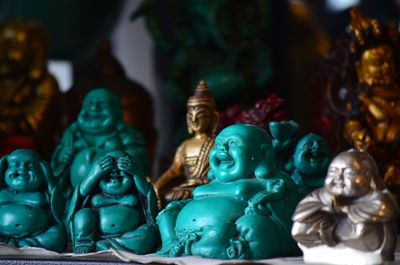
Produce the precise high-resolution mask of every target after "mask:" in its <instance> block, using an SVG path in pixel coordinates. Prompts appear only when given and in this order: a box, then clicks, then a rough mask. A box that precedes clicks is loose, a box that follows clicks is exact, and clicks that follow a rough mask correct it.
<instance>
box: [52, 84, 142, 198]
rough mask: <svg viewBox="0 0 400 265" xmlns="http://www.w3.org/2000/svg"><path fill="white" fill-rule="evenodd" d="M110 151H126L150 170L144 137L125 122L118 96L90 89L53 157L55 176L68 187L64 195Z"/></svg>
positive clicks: (69, 192)
mask: <svg viewBox="0 0 400 265" xmlns="http://www.w3.org/2000/svg"><path fill="white" fill-rule="evenodd" d="M111 151H125V152H127V153H128V154H129V155H131V156H132V157H133V159H134V160H135V161H136V162H137V164H138V165H139V166H140V167H141V169H142V170H143V171H144V172H145V173H146V174H148V173H149V168H150V166H149V160H148V156H147V152H146V148H145V142H144V138H143V136H142V135H141V134H140V133H139V132H138V131H136V130H135V129H133V128H131V127H129V126H128V125H126V124H125V123H124V122H123V115H122V107H121V103H120V100H119V98H118V97H117V96H116V95H115V94H114V93H112V92H111V91H109V90H107V89H104V88H97V89H93V90H91V91H90V92H89V93H88V94H87V95H86V97H85V99H84V101H83V106H82V109H81V111H80V112H79V115H78V118H77V120H76V122H73V123H72V124H71V125H70V126H69V127H68V128H67V129H66V130H65V132H64V135H63V137H62V139H61V142H60V143H59V144H58V146H57V147H56V149H55V151H54V153H53V157H52V161H51V164H52V167H53V169H54V172H55V176H56V177H57V178H58V179H59V181H60V182H61V183H62V186H64V187H65V192H64V197H66V198H67V199H68V198H69V197H70V196H71V194H72V190H73V189H74V188H75V187H77V186H78V185H79V183H81V181H83V180H84V179H85V178H86V177H87V176H88V174H89V171H90V169H91V167H92V164H93V162H94V161H96V160H97V159H98V158H99V157H101V156H103V155H105V154H107V153H109V152H111Z"/></svg>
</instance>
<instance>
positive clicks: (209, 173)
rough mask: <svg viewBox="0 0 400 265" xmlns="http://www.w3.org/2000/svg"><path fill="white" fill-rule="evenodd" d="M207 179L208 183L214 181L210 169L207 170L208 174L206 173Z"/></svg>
mask: <svg viewBox="0 0 400 265" xmlns="http://www.w3.org/2000/svg"><path fill="white" fill-rule="evenodd" d="M207 178H208V180H210V181H211V180H214V179H215V176H214V174H213V173H212V172H211V170H210V169H209V170H208V172H207Z"/></svg>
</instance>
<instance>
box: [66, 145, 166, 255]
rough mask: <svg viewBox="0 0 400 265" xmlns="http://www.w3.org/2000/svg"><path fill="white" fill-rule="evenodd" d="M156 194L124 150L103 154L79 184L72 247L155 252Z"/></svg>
mask: <svg viewBox="0 0 400 265" xmlns="http://www.w3.org/2000/svg"><path fill="white" fill-rule="evenodd" d="M156 214H157V197H156V194H155V192H154V190H153V186H152V185H151V184H150V183H149V182H147V180H146V177H145V176H144V174H143V173H142V172H141V169H140V168H138V167H137V166H136V165H135V164H133V159H132V157H131V156H129V155H128V154H127V153H125V152H111V153H109V154H107V155H105V156H102V157H100V158H99V159H98V160H97V161H96V162H95V163H94V164H93V166H92V168H91V170H90V173H89V175H88V177H87V178H86V179H85V180H83V181H82V182H81V184H80V185H78V186H77V187H76V189H75V191H74V194H73V196H72V200H71V204H70V208H69V211H68V215H67V224H68V227H69V229H70V231H69V233H70V237H71V241H72V248H73V252H74V253H76V254H84V253H88V252H94V251H101V250H106V249H109V248H114V249H117V250H125V251H129V252H133V253H136V254H148V253H151V252H154V251H155V250H156V247H157V242H158V231H157V226H156V224H155V216H156Z"/></svg>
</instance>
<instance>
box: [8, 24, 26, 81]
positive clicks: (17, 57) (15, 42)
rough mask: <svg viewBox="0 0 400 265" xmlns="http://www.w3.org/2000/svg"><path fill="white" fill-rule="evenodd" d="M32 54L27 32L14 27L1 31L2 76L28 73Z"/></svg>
mask: <svg viewBox="0 0 400 265" xmlns="http://www.w3.org/2000/svg"><path fill="white" fill-rule="evenodd" d="M32 54H33V52H32V51H30V50H29V45H28V32H27V31H26V30H23V29H22V28H20V29H18V28H14V27H12V26H4V27H2V28H1V29H0V75H10V74H18V73H21V72H25V71H27V70H28V69H29V68H30V64H31V61H32V57H33V56H32Z"/></svg>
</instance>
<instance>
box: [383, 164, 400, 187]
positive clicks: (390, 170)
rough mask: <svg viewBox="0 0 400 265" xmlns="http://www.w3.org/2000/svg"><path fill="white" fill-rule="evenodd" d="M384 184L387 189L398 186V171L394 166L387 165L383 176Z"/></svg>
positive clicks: (399, 175) (399, 180)
mask: <svg viewBox="0 0 400 265" xmlns="http://www.w3.org/2000/svg"><path fill="white" fill-rule="evenodd" d="M384 181H385V184H386V185H387V186H388V187H399V186H400V169H399V168H398V166H396V165H395V164H389V165H388V166H387V168H386V171H385V176H384Z"/></svg>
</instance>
